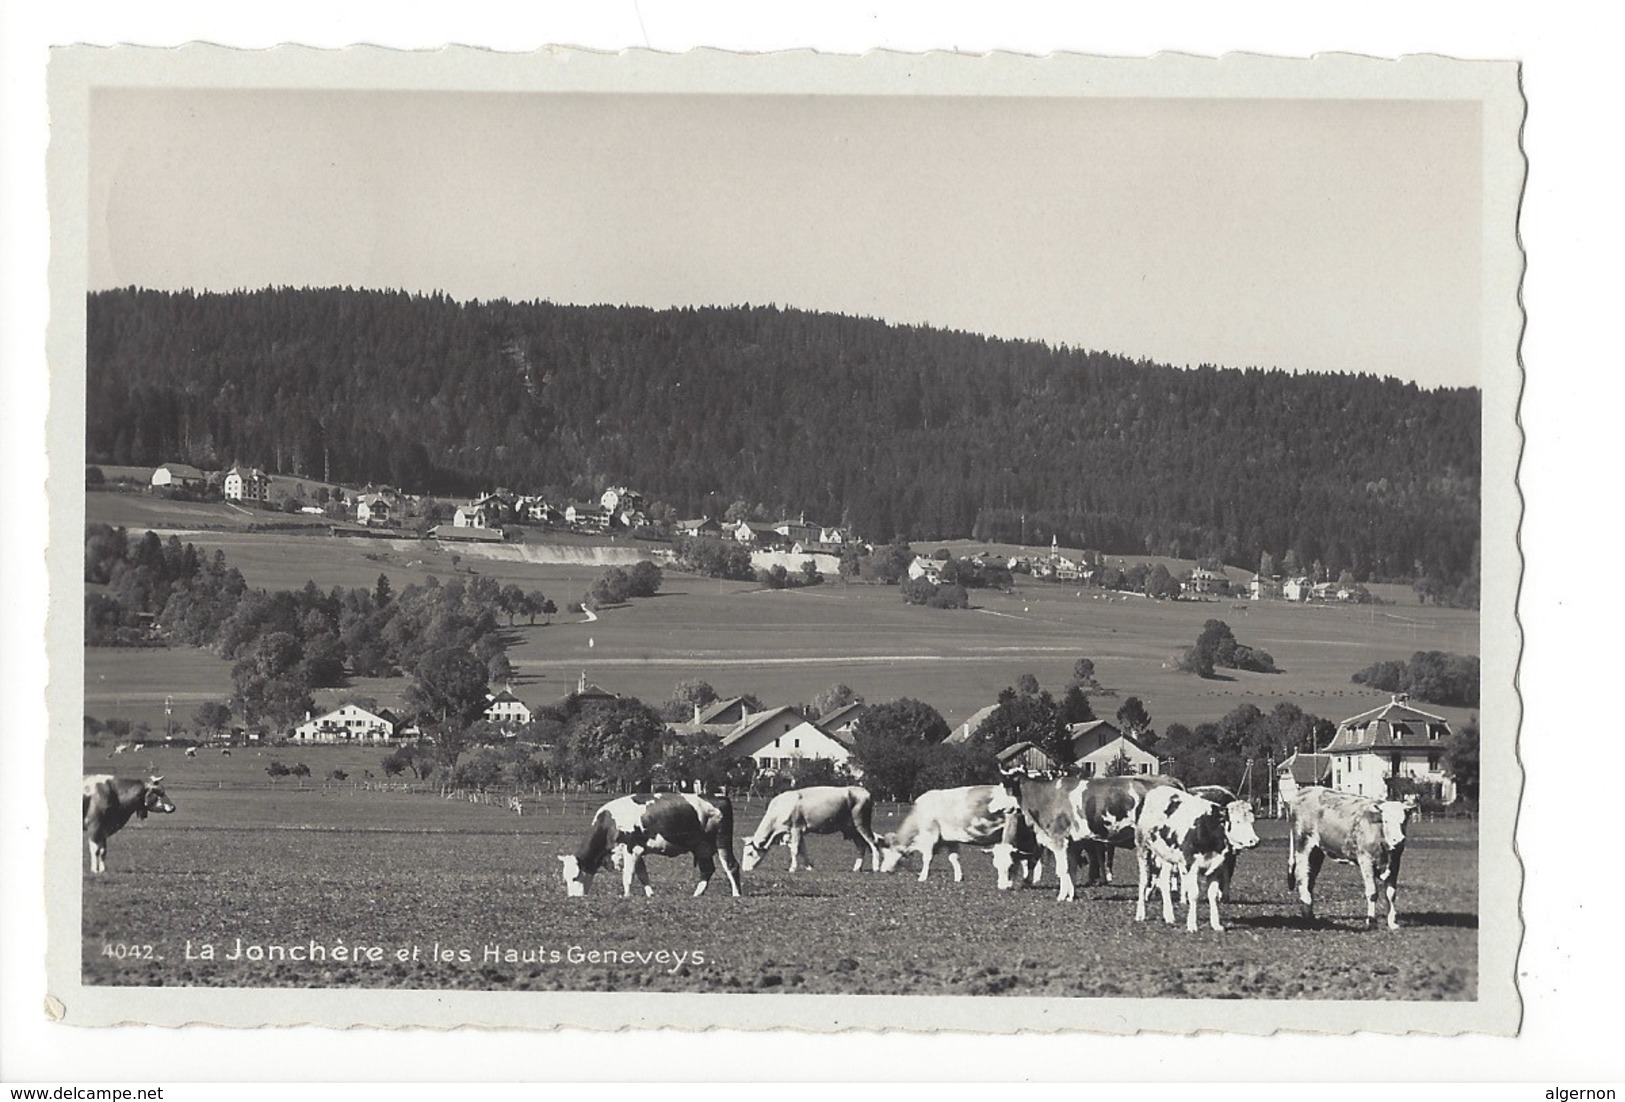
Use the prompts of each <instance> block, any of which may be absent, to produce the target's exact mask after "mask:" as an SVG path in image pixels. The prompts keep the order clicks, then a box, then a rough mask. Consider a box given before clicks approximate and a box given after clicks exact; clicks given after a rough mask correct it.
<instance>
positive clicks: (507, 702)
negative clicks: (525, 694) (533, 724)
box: [484, 689, 530, 732]
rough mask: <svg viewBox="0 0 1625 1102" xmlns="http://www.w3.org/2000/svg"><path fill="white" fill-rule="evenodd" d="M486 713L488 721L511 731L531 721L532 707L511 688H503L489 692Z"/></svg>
mask: <svg viewBox="0 0 1625 1102" xmlns="http://www.w3.org/2000/svg"><path fill="white" fill-rule="evenodd" d="M484 715H485V721H486V722H487V723H494V724H496V725H497V726H498V727H501V728H503V729H504V730H506V731H510V732H511V731H513V730H514V729H515V728H519V727H523V726H524V725H525V724H527V723H529V722H530V708H529V707H528V706H527V705H526V704H525V702H524V701H523V700H520V699H519V698H518V697H517V696H514V695H513V691H512V690H511V689H503V690H502V691H501V692H500V693H495V694H491V693H487V694H486V696H485V712H484Z"/></svg>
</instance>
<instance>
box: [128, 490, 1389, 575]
mask: <svg viewBox="0 0 1625 1102" xmlns="http://www.w3.org/2000/svg"><path fill="white" fill-rule="evenodd" d="M150 486H151V488H152V489H154V490H157V491H160V492H168V493H175V492H179V493H181V494H183V495H187V496H191V495H197V496H200V497H207V496H208V495H210V494H211V493H213V492H216V491H217V492H218V493H219V494H220V497H221V499H222V500H224V501H227V502H233V503H236V504H238V505H239V507H240V506H242V505H243V503H249V504H257V505H258V506H260V507H262V508H272V507H274V503H273V501H272V490H271V487H272V479H271V477H270V476H269V475H267V474H266V473H265V472H264V471H262V470H259V469H258V468H253V467H242V466H234V467H232V468H231V469H229V470H227V471H225V472H223V473H215V474H211V473H208V472H205V471H202V470H199V469H198V468H196V467H193V466H190V465H188V464H185V463H166V464H163V465H162V466H160V467H158V468H157V469H156V470H154V471H153V473H152V477H151V482H150ZM323 490H324V491H325V492H326V495H327V496H326V500H324V501H316V502H313V503H306V504H299V505H294V506H293V508H292V511H295V512H298V513H301V514H306V515H312V516H322V517H325V518H327V519H328V520H331V521H334V522H336V523H335V525H334V527H333V528H332V534H333V535H335V536H378V537H385V536H387V537H395V538H417V537H419V536H421V537H424V538H429V539H434V540H438V541H443V542H448V543H455V542H476V543H501V542H505V541H507V540H509V539H514V538H517V537H518V535H519V532H520V530H522V529H523V528H526V527H534V528H543V529H550V530H553V531H562V532H571V533H576V534H581V535H609V534H631V535H635V536H642V537H645V538H650V539H654V540H669V539H672V538H676V537H687V538H691V539H716V540H723V541H728V540H731V541H734V542H736V543H738V544H741V545H743V546H745V547H747V548H749V549H751V550H753V551H780V552H787V553H789V554H791V555H797V556H816V555H828V556H835V557H840V556H842V555H843V554H846V553H848V552H849V551H856V550H861V551H862V552H864V553H871V552H873V550H874V544H873V543H872V542H866V541H864V540H862V539H860V538H859V537H857V536H855V535H854V534H853V533H851V532H849V531H848V530H846V529H844V528H841V527H838V526H830V525H823V524H818V523H815V522H810V521H808V520H807V518H806V516H805V515H804V514H803V515H801V516H800V517H798V518H796V519H793V520H791V519H785V520H779V521H774V522H763V521H758V520H750V519H735V520H719V519H717V518H715V517H698V518H693V519H672V518H670V517H667V516H657V515H651V511H650V509H649V506H648V504H647V502H646V501H645V498H644V495H643V494H642V493H640V492H638V491H636V490H633V489H629V488H627V487H625V486H611V487H610V488H608V489H606V490H605V491H604V492H603V493H602V494H601V495H600V496H599V497H598V499H597V500H596V501H565V502H561V501H548V500H547V499H546V498H543V497H539V496H535V495H526V494H519V493H514V492H512V491H510V490H506V489H496V490H493V491H491V492H489V493H485V494H481V495H479V496H477V497H475V498H473V499H472V500H469V501H466V502H460V503H457V504H455V505H448V504H447V503H444V502H440V501H438V500H436V499H431V498H427V497H424V496H421V495H415V494H408V493H404V492H401V491H399V490H396V489H394V488H393V487H390V486H377V485H368V486H365V487H362V488H360V489H350V488H346V487H342V486H334V487H332V489H331V490H328V489H327V488H326V487H323ZM294 500H295V499H292V498H285V499H284V502H283V504H282V505H281V506H280V507H281V508H282V509H283V510H284V511H289V506H290V505H292V503H293V502H294ZM448 511H449V514H450V515H449V517H442V516H441V514H443V513H445V512H448ZM414 521H415V522H420V523H419V525H418V526H417V527H409V524H410V522H414ZM423 521H430V522H431V523H421V522H423ZM448 521H449V523H448ZM993 559H994V556H992V554H991V553H990V552H986V551H984V552H980V553H978V554H976V555H973V556H970V557H968V558H966V559H961V560H954V559H952V557H951V556H950V555H949V553H948V552H947V551H946V550H941V551H937V552H935V553H934V554H929V555H928V554H921V555H917V556H916V557H915V558H914V559H913V560H912V562H911V563H910V565H909V567H908V577H909V578H910V579H923V580H924V581H926V582H929V583H930V584H932V585H941V584H944V581H945V579H944V577H943V574H944V570H945V569H947V568H948V563H950V562H953V563H954V564H955V567H954V569H956V570H957V569H969V570H971V571H972V572H979V571H981V570H982V569H984V568H985V567H986V565H988V564H989V563H990V562H991V561H993ZM1000 565H1002V566H1003V567H1004V568H1005V569H1007V570H1008V571H1009V572H1010V573H1012V574H1023V575H1027V576H1030V577H1032V578H1035V579H1039V580H1042V581H1053V582H1057V583H1060V584H1076V585H1084V586H1091V585H1093V586H1103V587H1105V588H1114V589H1115V588H1121V586H1120V585H1117V584H1110V583H1111V580H1110V579H1108V578H1107V575H1108V574H1109V573H1116V574H1121V573H1122V572H1121V571H1120V570H1116V569H1114V568H1112V567H1111V566H1109V565H1108V561H1107V558H1106V556H1104V555H1102V554H1100V553H1099V552H1096V551H1082V552H1075V553H1073V554H1067V553H1063V551H1062V550H1061V548H1060V547H1059V546H1058V545H1056V544H1054V543H1053V542H1052V545H1051V547H1050V549H1049V552H1048V553H1047V554H1045V553H1042V552H1035V553H1023V554H1017V555H1012V556H1009V557H1007V558H1004V559H1003V560H1002V562H1001V563H1000ZM1170 582H1171V585H1172V587H1173V588H1171V589H1170V590H1169V591H1168V592H1158V593H1155V594H1153V595H1155V596H1168V597H1179V598H1184V599H1187V600H1205V599H1224V598H1229V599H1248V600H1255V601H1262V600H1277V601H1289V602H1298V603H1310V602H1316V603H1345V604H1363V603H1368V602H1370V601H1372V599H1373V598H1372V595H1371V593H1370V591H1369V590H1368V589H1367V588H1366V587H1365V586H1363V585H1361V584H1359V583H1357V582H1355V581H1354V580H1353V578H1352V577H1348V576H1345V577H1343V578H1341V579H1339V580H1328V579H1325V578H1321V577H1316V576H1315V575H1314V574H1310V573H1301V574H1294V575H1286V576H1283V575H1280V574H1272V575H1270V576H1264V575H1261V574H1259V573H1256V572H1255V573H1254V574H1253V575H1252V576H1251V577H1250V578H1249V579H1247V580H1246V581H1241V582H1238V581H1235V580H1233V579H1231V578H1230V576H1229V575H1228V574H1226V573H1225V572H1224V571H1223V570H1222V569H1219V568H1218V564H1216V563H1210V564H1201V563H1198V564H1196V565H1193V566H1192V567H1191V568H1190V569H1189V570H1188V571H1186V572H1185V573H1184V574H1183V575H1182V576H1180V577H1177V578H1174V577H1171V578H1170ZM1129 588H1131V589H1135V590H1138V589H1141V588H1143V587H1142V586H1141V585H1134V586H1130V587H1129Z"/></svg>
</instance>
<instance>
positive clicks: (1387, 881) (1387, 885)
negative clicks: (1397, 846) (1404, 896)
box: [1382, 850, 1401, 930]
mask: <svg viewBox="0 0 1625 1102" xmlns="http://www.w3.org/2000/svg"><path fill="white" fill-rule="evenodd" d="M1400 852H1401V851H1399V850H1395V851H1394V852H1393V853H1390V854H1389V855H1388V871H1387V873H1386V874H1384V876H1383V878H1382V882H1383V888H1384V889H1385V890H1386V891H1387V893H1388V928H1389V929H1390V930H1397V929H1399V908H1398V907H1397V906H1396V905H1395V903H1394V897H1395V896H1396V895H1398V894H1399V855H1400Z"/></svg>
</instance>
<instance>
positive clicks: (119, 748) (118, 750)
mask: <svg viewBox="0 0 1625 1102" xmlns="http://www.w3.org/2000/svg"><path fill="white" fill-rule="evenodd" d="M129 749H130V744H129V743H127V742H121V743H119V744H118V745H117V746H115V747H113V753H115V754H122V753H124V752H125V751H127V750H129Z"/></svg>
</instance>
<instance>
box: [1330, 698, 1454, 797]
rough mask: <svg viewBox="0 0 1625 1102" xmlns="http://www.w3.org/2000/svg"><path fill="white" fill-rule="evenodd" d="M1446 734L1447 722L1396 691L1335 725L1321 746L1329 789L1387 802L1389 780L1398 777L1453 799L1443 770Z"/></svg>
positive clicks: (1449, 781) (1448, 728) (1449, 735)
mask: <svg viewBox="0 0 1625 1102" xmlns="http://www.w3.org/2000/svg"><path fill="white" fill-rule="evenodd" d="M1450 737H1451V733H1450V724H1449V723H1448V722H1446V721H1445V720H1444V719H1443V718H1442V717H1440V716H1436V715H1432V714H1431V713H1428V712H1424V711H1422V710H1421V709H1420V708H1415V707H1412V706H1411V704H1410V702H1409V701H1408V699H1407V698H1406V696H1405V694H1403V693H1400V694H1397V695H1395V696H1394V697H1393V698H1392V699H1390V700H1389V701H1388V703H1387V704H1384V705H1381V706H1380V707H1376V708H1372V709H1371V710H1370V711H1367V712H1361V713H1360V714H1359V715H1357V716H1351V717H1350V718H1348V719H1345V720H1344V721H1343V722H1342V723H1340V724H1338V725H1337V734H1336V735H1335V736H1333V738H1332V741H1331V743H1330V744H1328V745H1327V747H1326V755H1327V756H1328V757H1330V758H1331V787H1332V788H1334V789H1336V790H1337V791H1339V792H1354V793H1357V794H1358V795H1361V796H1370V797H1372V798H1373V799H1378V800H1386V799H1388V798H1389V796H1390V789H1389V781H1391V780H1394V779H1397V778H1401V777H1403V778H1408V779H1409V780H1411V781H1414V782H1416V783H1417V784H1419V785H1422V786H1424V787H1426V788H1432V789H1434V790H1435V791H1436V792H1437V793H1438V795H1439V799H1440V800H1442V801H1443V802H1445V803H1452V802H1454V801H1455V798H1456V784H1455V780H1454V779H1453V778H1452V777H1451V776H1450V774H1449V773H1448V772H1447V771H1446V769H1445V752H1446V751H1447V750H1448V749H1449V747H1450Z"/></svg>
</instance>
